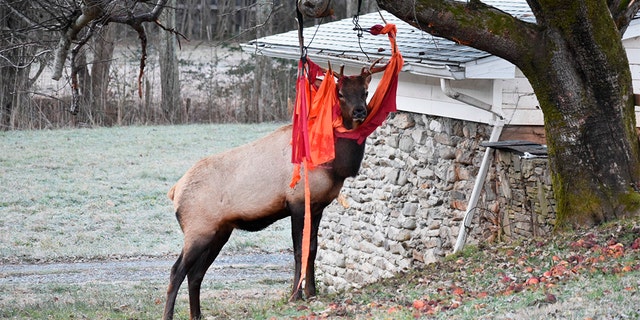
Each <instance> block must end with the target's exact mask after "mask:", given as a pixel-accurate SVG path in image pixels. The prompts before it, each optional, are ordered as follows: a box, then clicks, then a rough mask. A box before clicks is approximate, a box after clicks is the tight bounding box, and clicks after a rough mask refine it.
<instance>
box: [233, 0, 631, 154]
mask: <svg viewBox="0 0 640 320" xmlns="http://www.w3.org/2000/svg"><path fill="white" fill-rule="evenodd" d="M484 2H485V3H487V4H489V5H492V6H495V7H497V8H499V9H501V10H504V11H505V12H507V13H510V14H512V15H513V16H515V17H517V18H519V19H522V20H525V21H533V20H535V18H534V16H533V14H532V13H531V9H530V8H529V6H528V4H527V2H526V1H525V0H508V1H505V0H485V1H484ZM381 15H382V16H383V17H384V19H385V20H386V21H388V22H389V23H393V24H395V25H396V26H397V28H398V35H397V42H398V46H399V49H400V52H402V55H403V57H404V59H405V65H404V67H403V70H402V71H403V72H401V74H400V77H399V85H398V96H397V102H398V109H399V110H401V111H409V112H415V113H421V114H428V115H434V116H441V117H447V118H452V119H460V120H467V121H474V122H479V123H484V124H490V125H496V124H499V123H502V122H503V123H504V130H501V132H500V133H498V136H499V137H500V139H519V140H529V141H533V142H537V143H544V141H545V138H544V130H543V115H542V111H541V110H540V108H539V105H538V101H537V99H536V97H535V94H534V93H533V89H532V87H531V85H530V84H529V82H528V80H527V79H526V78H525V77H524V75H523V74H522V72H521V71H520V70H518V69H517V68H516V67H515V66H514V65H513V64H511V63H510V62H508V61H506V60H504V59H502V58H499V57H496V56H493V55H491V54H489V53H487V52H484V51H480V50H477V49H474V48H471V47H467V46H464V45H462V44H458V43H456V42H453V41H450V40H447V39H444V38H440V37H435V36H432V35H430V34H428V33H426V32H424V31H421V30H419V29H417V28H415V27H413V26H411V25H409V24H407V23H405V22H404V21H402V20H400V19H398V18H396V17H395V16H393V15H391V14H389V13H387V12H385V11H381V12H380V13H370V14H365V15H362V16H360V19H359V24H360V25H361V26H362V27H363V28H368V27H371V26H373V25H375V24H383V21H382V18H381V17H380V16H381ZM353 28H354V24H353V22H352V19H343V20H339V21H334V22H329V23H325V24H321V25H318V26H313V27H307V28H305V29H304V36H305V45H306V46H307V48H308V49H307V50H308V55H309V57H310V58H311V59H312V60H314V61H315V62H316V63H319V64H325V65H326V62H327V61H330V62H331V63H332V65H338V64H344V65H345V66H346V67H347V68H360V67H362V66H366V65H368V64H369V63H370V62H369V61H371V60H373V59H375V58H378V57H384V56H389V55H390V51H389V48H388V40H387V39H386V37H384V36H373V35H371V34H368V33H364V35H363V37H362V38H358V36H357V33H356V32H355V31H353ZM623 44H624V46H625V47H626V49H627V53H628V58H629V62H630V64H631V72H632V77H633V84H634V87H635V88H636V90H640V21H639V19H635V20H633V21H632V22H631V23H630V25H629V27H628V28H627V30H626V32H625V34H624V37H623ZM243 49H244V50H245V51H253V52H256V53H257V54H262V55H266V56H270V57H277V58H285V59H298V58H299V52H300V48H299V47H298V32H297V31H296V30H294V31H290V32H286V33H282V34H277V35H273V36H268V37H264V38H260V39H256V40H253V41H250V42H248V43H246V44H243ZM347 70H348V69H347ZM352 71H353V70H352ZM375 85H376V78H374V81H373V82H372V86H375ZM636 115H640V109H638V108H637V109H636ZM498 120H501V121H498Z"/></svg>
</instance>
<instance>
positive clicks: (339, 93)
mask: <svg viewBox="0 0 640 320" xmlns="http://www.w3.org/2000/svg"><path fill="white" fill-rule="evenodd" d="M338 98H340V99H342V98H344V96H343V95H342V92H340V91H338Z"/></svg>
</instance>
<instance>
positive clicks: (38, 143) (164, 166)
mask: <svg viewBox="0 0 640 320" xmlns="http://www.w3.org/2000/svg"><path fill="white" fill-rule="evenodd" d="M280 125H281V124H252V125H236V124H224V125H188V126H151V127H113V128H97V129H69V130H53V131H48V130H44V131H10V132H1V133H0V150H2V152H0V262H5V263H7V262H13V263H15V262H34V261H67V260H71V261H74V260H78V259H104V258H116V257H123V256H124V257H140V256H164V255H168V254H172V255H173V254H178V253H179V252H180V249H181V244H182V233H181V231H180V228H179V226H178V223H177V222H176V219H175V216H174V212H173V206H172V204H171V202H170V200H169V199H168V198H167V196H166V193H167V191H168V190H169V188H170V187H171V186H172V185H173V184H174V183H175V182H176V181H177V180H178V179H179V178H180V177H181V176H182V174H183V173H184V172H185V171H186V170H187V169H188V168H189V167H190V166H191V165H193V164H194V163H195V162H196V161H197V160H198V159H200V158H203V157H205V156H207V155H210V154H213V153H218V152H221V151H223V150H226V149H229V148H232V147H235V146H238V145H241V144H244V143H246V142H249V141H252V140H255V139H257V138H259V137H262V136H264V135H266V134H267V133H269V132H271V131H272V130H273V129H275V128H277V127H279V126H280ZM285 220H286V219H285ZM287 223H288V221H283V223H279V224H277V225H274V226H273V227H272V228H270V229H269V230H266V232H260V233H246V234H243V233H241V232H236V233H235V234H234V236H232V239H231V241H230V242H229V243H228V245H227V247H226V248H225V250H235V251H237V250H253V251H255V250H259V251H267V252H272V251H279V250H284V249H287V248H289V247H290V240H289V238H290V236H289V231H288V225H287ZM238 234H240V236H239V235H238Z"/></svg>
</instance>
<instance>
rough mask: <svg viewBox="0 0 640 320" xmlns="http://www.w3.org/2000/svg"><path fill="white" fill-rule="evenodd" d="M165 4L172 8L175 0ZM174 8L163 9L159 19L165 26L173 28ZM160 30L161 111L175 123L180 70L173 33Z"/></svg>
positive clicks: (178, 112)
mask: <svg viewBox="0 0 640 320" xmlns="http://www.w3.org/2000/svg"><path fill="white" fill-rule="evenodd" d="M167 5H168V6H169V7H171V8H174V7H175V5H176V0H170V1H169V2H168V3H167ZM175 17H176V15H175V10H163V12H162V14H161V15H160V21H162V23H163V25H164V26H165V27H167V28H175V25H176V20H175ZM159 32H160V46H159V47H160V50H158V51H159V55H160V81H161V85H160V87H161V88H160V89H161V91H162V101H161V102H160V105H161V109H162V112H163V113H164V116H165V117H166V119H167V120H168V121H169V123H175V122H178V121H180V120H181V117H180V115H181V114H182V97H181V94H180V72H179V69H178V53H177V51H176V50H177V40H176V37H175V35H174V34H173V33H171V32H168V31H165V30H159Z"/></svg>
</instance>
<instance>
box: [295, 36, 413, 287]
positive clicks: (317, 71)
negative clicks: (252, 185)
mask: <svg viewBox="0 0 640 320" xmlns="http://www.w3.org/2000/svg"><path fill="white" fill-rule="evenodd" d="M396 32H397V29H396V26H395V25H394V24H387V25H386V26H384V27H382V26H381V25H375V26H373V27H372V28H371V33H372V34H373V35H378V34H387V35H388V37H389V42H390V44H391V50H392V51H391V52H392V54H391V59H390V60H389V63H388V64H387V67H386V68H385V71H384V74H383V76H382V79H381V80H380V82H379V83H378V87H377V88H376V91H375V93H374V94H373V97H371V100H370V101H369V104H368V111H369V114H368V116H367V118H366V119H365V120H364V122H363V123H362V124H361V125H360V126H358V127H357V128H356V129H353V130H348V129H346V128H345V127H344V126H343V124H342V117H341V116H340V114H341V113H340V103H339V101H338V96H337V92H336V83H335V81H332V80H333V71H332V70H331V69H329V70H328V71H327V73H326V74H323V72H322V69H321V68H320V67H319V66H318V65H317V64H315V63H313V62H312V61H311V60H309V59H308V58H306V57H303V58H302V59H300V62H299V64H298V80H297V82H296V92H297V96H296V104H295V110H294V112H293V133H292V139H291V146H292V152H291V162H293V163H294V172H293V177H292V179H291V188H293V187H295V185H296V184H297V183H298V181H299V180H300V169H301V167H300V166H301V165H302V169H303V171H304V187H305V218H304V229H303V234H302V268H301V276H300V282H299V283H297V284H295V285H297V286H298V287H300V286H301V284H302V281H303V280H304V276H305V272H306V271H305V270H306V269H307V262H308V257H309V247H310V241H311V194H310V191H309V181H308V178H307V177H308V176H309V175H308V172H309V170H313V169H314V168H315V167H316V166H318V165H321V164H323V163H328V162H330V161H331V160H333V159H334V158H335V149H334V146H335V145H334V143H335V139H336V138H346V139H353V140H357V141H358V143H359V144H362V143H363V142H364V141H365V139H366V138H367V137H368V136H369V135H370V134H371V133H372V132H373V131H374V130H375V129H376V128H377V127H378V126H380V125H381V124H382V122H383V121H384V120H385V119H386V118H387V115H388V114H389V113H390V112H394V111H396V92H397V88H398V73H400V69H402V64H403V59H402V55H401V54H400V51H398V47H397V45H396ZM320 76H324V79H325V80H326V81H322V84H321V85H320V87H316V86H315V81H316V79H317V78H318V77H320Z"/></svg>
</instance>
